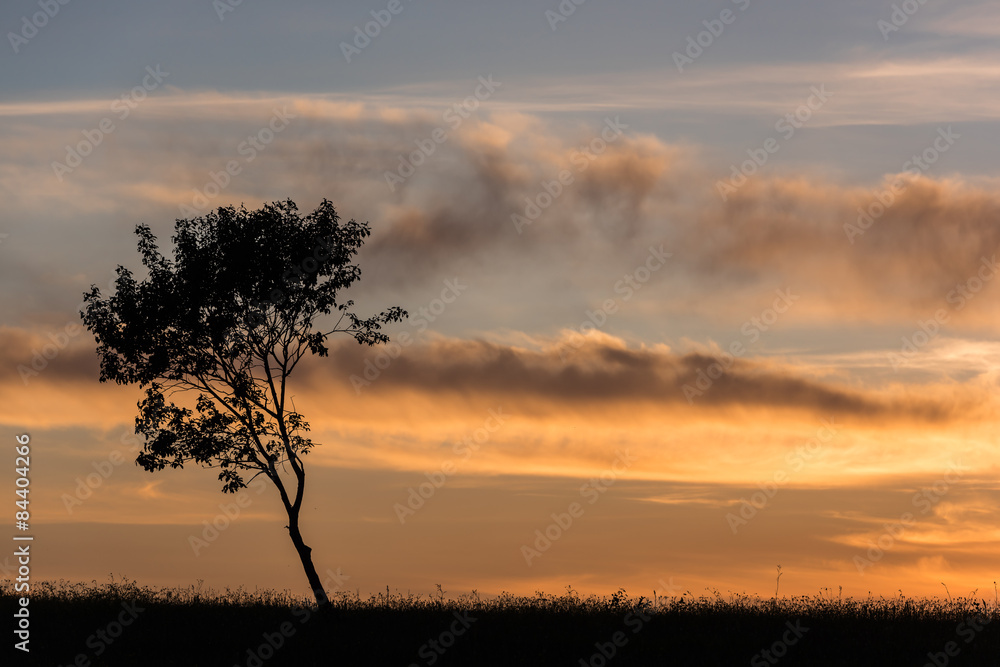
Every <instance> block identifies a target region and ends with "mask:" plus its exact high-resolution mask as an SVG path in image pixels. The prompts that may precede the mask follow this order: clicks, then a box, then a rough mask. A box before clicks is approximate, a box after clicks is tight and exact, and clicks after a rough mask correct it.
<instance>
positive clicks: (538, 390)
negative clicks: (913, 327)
mask: <svg viewBox="0 0 1000 667" xmlns="http://www.w3.org/2000/svg"><path fill="white" fill-rule="evenodd" d="M380 353H381V354H383V355H384V356H382V357H381V360H378V361H379V363H380V364H381V365H383V366H385V370H381V371H377V372H376V366H375V365H374V364H375V362H374V361H372V360H377V359H376V357H377V356H378V355H379V354H380ZM331 356H332V358H333V361H334V366H333V367H330V366H328V365H327V366H324V365H323V364H322V363H321V364H313V365H312V366H311V368H310V370H309V371H307V372H308V373H309V374H310V376H311V380H312V381H314V382H318V381H320V380H321V378H323V377H324V376H327V377H328V376H331V375H333V376H335V377H336V378H337V380H338V382H344V383H351V382H352V380H351V376H354V380H353V382H354V383H358V382H360V381H361V380H364V378H365V377H366V376H365V373H366V370H367V371H368V376H367V377H368V379H369V380H371V383H370V384H368V385H364V388H365V390H366V391H371V390H374V391H378V390H392V389H405V390H413V391H418V392H431V393H446V392H447V393H452V394H458V395H466V396H476V395H489V396H496V395H502V396H507V397H512V398H514V399H515V400H517V399H519V398H520V399H523V400H525V401H528V402H535V401H541V402H549V403H555V404H569V405H573V404H587V403H600V404H608V405H620V404H622V403H635V402H639V403H643V404H646V405H664V406H672V407H679V408H688V407H690V408H691V409H697V408H716V407H727V406H747V407H757V408H778V409H782V408H787V409H795V410H805V411H810V412H816V413H818V414H821V415H831V414H833V415H845V416H854V417H857V418H861V419H894V418H907V419H916V420H920V421H946V420H949V419H951V418H954V417H956V416H958V415H959V414H962V413H963V412H964V411H965V410H966V409H968V408H969V407H970V406H969V405H968V404H966V403H965V402H963V401H962V400H959V399H955V400H954V401H952V402H942V401H940V400H937V399H932V398H911V397H899V396H893V395H883V394H878V395H876V394H874V393H865V392H861V391H856V390H853V389H847V388H844V387H841V386H837V385H834V384H829V383H823V382H819V381H816V380H812V379H808V378H807V377H804V376H803V375H801V374H798V373H797V372H796V371H795V370H794V369H791V368H789V367H783V366H778V365H774V364H766V363H762V362H755V361H748V360H743V359H733V358H732V357H729V358H726V357H724V356H712V355H709V354H686V355H677V354H674V353H671V352H666V351H657V350H651V349H626V348H624V347H620V346H615V345H613V344H610V343H603V342H591V341H588V342H586V343H584V344H582V345H580V346H578V347H573V346H571V345H568V344H565V343H564V344H563V345H562V346H561V347H560V348H556V349H549V350H545V351H536V350H527V349H523V348H514V347H509V346H505V345H500V344H496V343H490V342H485V341H467V340H442V341H437V342H433V343H428V344H421V345H417V346H414V347H411V348H408V349H405V350H403V351H402V353H401V354H400V355H399V356H398V357H397V358H395V359H394V360H392V361H391V363H389V364H388V365H386V364H385V359H386V358H388V354H387V351H386V350H380V351H368V350H366V349H361V350H359V348H358V347H357V346H356V345H353V344H344V345H340V346H337V347H335V348H334V349H333V350H331ZM366 360H367V361H370V362H371V365H369V364H367V363H366ZM689 399H690V400H689ZM505 400H508V399H505Z"/></svg>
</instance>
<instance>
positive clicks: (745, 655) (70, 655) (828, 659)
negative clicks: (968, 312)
mask: <svg viewBox="0 0 1000 667" xmlns="http://www.w3.org/2000/svg"><path fill="white" fill-rule="evenodd" d="M2 597H3V599H4V608H5V609H9V610H11V612H8V613H7V614H5V615H6V617H7V618H8V622H9V623H12V626H11V627H12V629H13V625H14V623H16V619H12V617H11V616H10V615H9V614H11V613H12V612H13V611H16V609H17V608H18V602H17V600H16V598H15V597H14V596H13V595H12V594H11V592H10V588H9V585H8V586H7V587H6V590H4V592H3V596H2ZM335 600H336V606H335V608H334V609H333V610H332V611H331V612H329V613H319V612H318V611H316V610H315V609H314V608H310V607H308V606H305V607H304V606H299V605H298V604H296V601H295V600H294V599H292V598H291V597H290V596H287V595H283V594H275V593H270V592H258V593H252V594H247V593H245V592H242V591H236V592H233V591H229V592H227V593H225V594H221V595H219V594H210V595H203V594H199V593H197V592H195V591H194V589H193V588H192V589H190V590H186V591H153V590H150V589H140V588H138V587H136V586H135V585H134V584H128V583H125V584H114V583H112V584H111V585H104V586H91V587H85V586H83V585H69V584H65V583H63V584H61V585H60V586H56V585H52V584H50V585H49V588H48V590H47V592H46V589H44V588H42V590H41V591H37V590H36V592H35V594H34V596H33V598H32V600H31V602H30V603H29V610H30V623H31V626H30V628H31V640H30V644H29V646H30V648H31V652H30V653H28V654H25V653H23V652H21V651H17V650H13V649H10V653H12V654H13V658H12V660H11V661H10V662H5V663H4V664H10V665H45V666H46V667H54V666H58V665H67V666H68V665H79V666H80V667H88V666H89V665H128V666H138V665H142V666H147V665H148V666H157V665H177V666H188V665H190V666H203V665H205V666H212V667H215V666H224V667H232V666H239V667H263V666H264V665H267V666H269V667H270V666H275V665H296V666H299V665H301V666H308V665H379V666H382V665H399V666H400V667H407V666H410V665H418V666H420V667H423V666H425V665H427V666H429V665H441V666H447V665H546V666H549V665H567V666H573V667H579V666H581V665H583V666H586V665H591V666H593V667H604V666H608V667H611V666H618V665H706V666H707V665H725V666H732V665H751V667H756V666H763V665H777V664H780V665H851V666H856V665H887V666H892V665H912V666H913V667H921V666H923V665H931V666H932V667H944V666H945V665H990V666H997V665H1000V623H992V622H989V621H990V620H991V619H995V618H997V615H998V614H997V608H996V603H995V601H988V602H987V601H982V600H979V601H974V600H969V599H961V600H955V601H953V602H949V601H948V600H938V599H934V600H923V599H904V598H890V599H886V598H869V599H864V600H853V599H849V600H843V601H841V600H837V599H831V598H828V597H827V598H824V597H820V596H816V597H813V598H792V599H789V598H785V599H782V600H779V601H778V602H777V604H775V603H774V601H772V600H762V599H759V598H749V597H744V596H730V597H728V598H723V597H722V596H716V597H703V598H692V597H691V596H689V595H687V596H684V597H674V598H661V599H660V600H659V601H658V605H657V608H654V607H653V605H652V603H651V601H650V600H648V599H645V598H628V597H627V596H626V595H625V594H624V591H619V593H617V594H615V595H613V596H610V597H605V598H597V597H591V598H584V599H581V598H580V597H578V596H575V595H563V596H558V597H557V596H543V595H538V596H536V597H514V596H510V595H502V596H501V597H500V598H495V599H490V600H485V599H484V600H480V599H478V597H470V596H464V597H462V598H460V599H458V600H449V599H437V598H426V597H424V598H418V597H415V596H402V595H386V594H383V595H379V596H374V597H372V598H369V599H368V600H361V599H360V598H358V597H357V596H356V595H353V594H352V595H344V594H340V595H339V596H337V597H336V598H335ZM8 637H11V634H10V633H9V632H8ZM10 641H11V644H13V643H14V641H16V639H12V640H10ZM765 651H766V653H765ZM949 652H950V653H951V655H949Z"/></svg>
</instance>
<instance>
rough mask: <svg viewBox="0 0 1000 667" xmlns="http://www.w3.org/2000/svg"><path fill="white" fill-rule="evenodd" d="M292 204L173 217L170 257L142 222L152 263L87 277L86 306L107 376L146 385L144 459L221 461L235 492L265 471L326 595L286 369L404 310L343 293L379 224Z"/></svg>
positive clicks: (316, 589)
mask: <svg viewBox="0 0 1000 667" xmlns="http://www.w3.org/2000/svg"><path fill="white" fill-rule="evenodd" d="M297 210H298V209H297V207H296V206H295V203H294V202H292V201H291V200H288V201H285V202H275V203H273V204H270V205H265V206H264V207H263V208H261V209H260V210H257V211H247V210H246V209H245V208H243V207H240V208H239V209H238V210H237V209H235V208H233V207H231V206H230V207H228V208H219V209H218V210H217V211H215V212H212V213H209V214H207V215H205V216H204V217H196V218H193V219H190V220H177V221H176V225H175V234H174V236H173V239H172V241H173V243H174V258H173V260H169V259H167V258H166V257H164V256H163V255H162V254H161V253H160V251H159V249H158V248H157V245H156V237H155V236H154V235H153V233H152V231H151V230H150V228H149V227H148V226H147V225H139V226H137V227H136V229H135V233H136V235H137V236H138V250H139V252H140V254H141V255H142V264H143V266H144V267H145V268H146V269H147V271H148V274H149V275H148V277H147V278H145V279H143V280H142V281H141V282H137V281H136V280H135V278H133V276H132V273H131V272H130V271H129V270H128V269H126V268H125V267H123V266H118V268H117V279H116V282H115V294H113V295H111V296H109V297H108V298H106V299H105V298H102V296H101V292H100V290H99V289H98V288H97V287H96V286H91V289H90V291H89V292H88V293H85V294H84V302H85V304H86V305H85V308H84V310H83V311H82V312H81V316H82V318H83V321H84V324H85V326H86V327H87V329H88V330H90V331H91V332H92V333H93V334H94V337H95V339H96V341H97V343H98V348H97V353H98V355H99V356H100V359H101V375H100V380H101V382H106V381H108V380H113V381H115V382H116V383H118V384H125V385H127V384H138V385H140V386H141V387H143V388H145V398H144V399H143V400H141V401H139V403H138V407H139V414H138V416H137V417H136V420H135V432H136V433H137V434H139V435H142V436H145V444H144V446H143V451H142V452H141V453H140V454H139V455H138V457H137V458H136V463H137V464H138V465H141V466H142V467H143V468H145V469H146V470H148V471H150V472H154V471H158V470H162V469H164V468H165V467H166V466H168V465H169V466H170V467H171V468H183V467H184V465H185V464H187V463H191V462H194V463H196V464H199V465H201V466H203V467H211V468H218V469H219V480H220V481H221V482H222V483H223V486H222V490H223V492H228V493H235V492H237V491H239V490H240V489H241V488H244V487H246V482H247V481H248V480H247V479H246V476H247V475H248V474H250V475H252V476H251V477H250V480H252V479H253V478H254V477H256V476H257V475H264V476H266V477H267V479H269V480H270V481H271V482H272V483H273V484H274V486H275V487H276V488H277V491H278V495H279V496H280V498H281V503H282V505H283V506H284V508H285V511H286V512H287V514H288V526H287V529H288V534H289V536H290V537H291V540H292V543H293V544H294V545H295V550H296V551H297V552H298V555H299V558H300V559H301V561H302V567H303V569H304V570H305V573H306V578H307V579H308V580H309V586H310V588H311V589H312V590H313V593H314V594H315V596H316V601H317V603H318V604H319V606H320V607H328V606H329V600H328V599H327V596H326V592H325V591H324V590H323V586H322V583H321V582H320V578H319V576H318V575H317V574H316V568H315V567H314V565H313V562H312V555H311V554H312V550H311V549H310V548H309V547H308V546H306V544H305V542H304V541H303V539H302V534H301V532H300V530H299V512H300V510H301V508H302V498H303V493H304V492H305V482H306V472H305V467H304V464H303V460H302V457H303V456H304V455H305V454H307V453H308V452H309V450H310V449H311V448H312V447H313V445H314V443H313V442H312V440H310V439H309V438H308V437H305V436H304V435H303V434H305V433H307V432H308V431H309V424H308V423H307V422H306V421H305V419H304V418H303V416H302V415H301V414H299V413H298V412H296V411H295V409H294V405H290V402H291V398H290V395H289V389H288V378H289V376H290V375H291V373H292V371H293V370H295V368H296V367H297V366H298V364H299V362H300V361H301V360H302V359H303V358H304V357H305V356H306V354H312V355H318V356H320V357H325V356H327V355H328V352H329V350H328V348H327V346H326V341H327V338H328V337H329V336H330V335H331V334H334V333H346V334H350V335H352V336H354V338H355V339H356V340H357V341H358V343H359V344H367V345H376V344H378V343H385V342H387V341H388V340H389V338H388V336H387V335H386V334H384V333H382V332H381V331H380V329H381V325H382V324H386V323H389V322H398V321H401V320H402V319H403V318H405V317H406V316H407V313H406V311H404V310H402V309H400V308H399V307H395V306H394V307H392V308H389V309H388V310H385V311H383V312H381V313H379V314H378V315H375V316H372V317H368V318H366V319H362V318H360V317H358V316H357V315H355V314H354V313H353V312H351V311H350V310H349V309H350V308H351V307H352V306H353V305H354V302H353V301H351V300H346V301H341V300H339V299H338V292H339V291H341V290H345V289H347V288H348V287H350V285H351V284H352V283H353V282H354V281H355V280H358V279H359V278H360V277H361V270H360V269H359V268H358V267H357V266H356V265H354V264H352V263H351V262H352V259H353V258H354V256H355V255H356V254H357V252H358V249H359V248H360V247H361V245H362V244H363V243H364V240H365V238H366V237H368V236H369V235H370V234H371V230H370V229H369V227H368V225H367V223H364V224H362V223H357V222H355V221H354V220H351V221H349V222H347V223H341V222H340V218H339V216H338V215H337V212H336V211H335V210H334V207H333V204H331V203H330V202H329V201H327V200H325V199H324V200H323V203H322V204H320V205H319V207H317V208H316V210H315V211H313V213H311V214H310V215H308V216H305V217H302V216H300V215H299V214H298V212H297ZM331 313H334V314H336V313H339V319H338V320H337V321H336V323H335V324H333V326H332V328H328V329H326V330H324V328H323V327H321V326H320V324H321V322H320V320H322V319H326V318H323V317H322V316H327V315H330V314H331ZM193 395H194V396H196V398H192V396H193ZM175 398H177V400H181V404H180V405H178V404H175V403H174V402H173V400H174V399H175ZM182 399H183V400H182ZM288 469H290V470H291V474H290V475H289V474H288ZM283 473H284V474H283Z"/></svg>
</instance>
